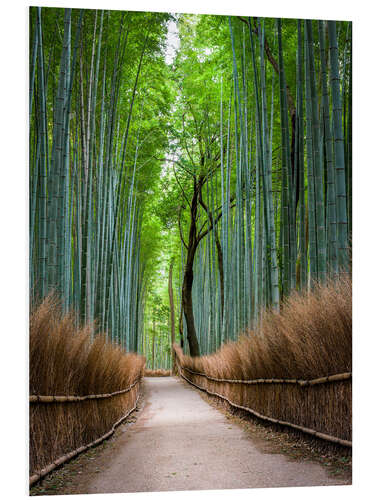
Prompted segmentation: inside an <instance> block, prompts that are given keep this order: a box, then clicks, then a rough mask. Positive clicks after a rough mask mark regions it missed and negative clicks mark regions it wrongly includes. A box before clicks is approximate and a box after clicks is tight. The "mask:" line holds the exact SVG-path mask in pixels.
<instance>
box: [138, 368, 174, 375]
mask: <svg viewBox="0 0 375 500" xmlns="http://www.w3.org/2000/svg"><path fill="white" fill-rule="evenodd" d="M144 376H145V377H170V376H171V370H163V369H162V368H158V369H157V370H149V369H147V368H146V369H145V374H144Z"/></svg>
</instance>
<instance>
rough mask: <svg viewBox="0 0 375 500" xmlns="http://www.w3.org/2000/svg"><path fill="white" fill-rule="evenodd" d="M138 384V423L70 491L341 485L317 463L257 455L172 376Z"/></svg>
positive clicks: (252, 446)
mask: <svg viewBox="0 0 375 500" xmlns="http://www.w3.org/2000/svg"><path fill="white" fill-rule="evenodd" d="M144 388H145V407H144V410H143V411H142V412H141V414H140V416H139V417H138V419H137V421H136V422H135V423H134V424H132V425H130V426H129V427H128V428H127V429H126V430H125V432H122V433H120V434H119V435H118V436H117V437H116V438H115V440H114V443H113V445H110V446H108V448H106V449H104V450H103V451H102V452H100V453H99V454H98V456H96V457H94V458H92V459H90V460H94V462H93V463H92V466H91V469H93V467H94V468H95V471H94V473H90V471H89V470H88V471H87V472H88V473H87V474H86V473H85V470H84V469H83V470H82V472H79V474H81V475H80V476H78V477H76V478H75V481H74V483H75V484H74V491H71V492H72V493H73V492H74V493H121V492H143V491H179V490H206V489H225V488H264V487H279V486H315V485H339V484H348V482H347V480H345V479H339V478H334V477H330V476H328V474H327V472H326V471H325V469H324V468H323V467H321V466H320V465H318V464H315V463H311V462H297V461H295V460H290V459H288V458H287V457H286V456H284V455H281V454H270V453H266V452H264V451H263V450H262V449H261V447H259V443H258V445H257V443H256V442H255V441H254V440H253V439H251V438H249V436H248V434H247V433H245V432H244V430H243V429H242V428H241V427H239V426H238V425H236V424H233V423H231V422H230V421H228V420H227V418H226V417H225V416H224V415H223V414H222V413H221V412H219V411H217V410H216V409H214V408H213V407H211V406H210V405H209V404H207V403H206V402H205V401H204V400H203V399H202V398H201V397H200V395H199V394H198V393H197V392H196V391H195V390H193V389H191V388H190V387H189V386H187V385H186V384H185V383H183V382H182V381H180V380H178V379H176V378H172V377H165V378H146V379H145V381H144ZM94 464H95V465H94ZM91 472H92V470H91ZM56 493H58V492H56ZM61 493H63V492H61Z"/></svg>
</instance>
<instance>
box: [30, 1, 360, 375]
mask: <svg viewBox="0 0 375 500" xmlns="http://www.w3.org/2000/svg"><path fill="white" fill-rule="evenodd" d="M172 23H173V26H175V29H176V30H177V33H178V35H177V36H178V44H179V48H178V50H177V51H175V53H174V55H173V58H170V60H168V58H167V57H166V45H167V41H168V29H169V27H170V26H171V25H172ZM351 68H352V60H351V23H350V22H334V21H329V22H324V21H315V20H314V21H312V20H290V19H288V20H281V19H269V18H267V19H260V18H242V17H230V16H229V17H228V16H209V15H188V14H177V15H176V14H175V15H172V14H167V13H146V12H118V11H104V10H103V11H96V10H77V9H57V8H31V10H30V98H29V113H30V212H29V213H30V283H31V299H32V300H36V299H37V298H38V299H40V298H42V297H44V296H46V295H47V294H48V293H50V292H51V291H55V292H57V293H58V295H59V297H60V299H61V301H62V305H63V308H64V309H65V310H68V309H73V310H74V311H75V314H76V320H77V322H78V323H86V322H88V323H92V324H93V322H94V320H95V327H93V329H92V335H93V336H94V335H95V333H96V332H97V331H105V332H106V335H107V336H108V338H110V339H111V340H112V341H115V342H117V343H119V344H121V346H122V347H123V349H124V350H126V351H134V352H138V353H142V354H144V355H146V356H147V362H148V364H149V365H150V366H151V364H152V365H153V366H154V367H163V368H169V367H170V366H171V342H172V341H175V339H176V340H177V341H179V342H180V344H181V346H183V349H184V351H185V352H187V353H190V354H191V355H193V356H198V355H200V354H201V355H202V354H208V353H212V352H214V351H215V350H217V349H218V348H219V347H220V346H221V345H222V344H223V343H225V342H227V341H228V340H235V339H237V338H238V335H239V334H240V333H241V332H242V331H244V329H245V328H247V327H249V328H254V327H255V326H256V325H257V323H258V322H260V321H261V318H262V311H263V310H264V309H265V308H268V307H272V308H274V309H276V310H279V308H280V306H281V305H282V303H283V299H284V298H285V297H286V296H288V294H290V293H291V292H292V291H293V290H303V289H306V288H309V289H311V288H313V287H314V283H316V282H318V281H321V282H325V281H326V280H327V279H335V278H336V277H338V276H339V275H340V273H341V272H343V271H347V270H348V267H349V265H350V245H351V151H352V150H351V120H352V111H351V92H352V88H351ZM168 281H169V285H168ZM171 307H172V308H173V310H172V308H171Z"/></svg>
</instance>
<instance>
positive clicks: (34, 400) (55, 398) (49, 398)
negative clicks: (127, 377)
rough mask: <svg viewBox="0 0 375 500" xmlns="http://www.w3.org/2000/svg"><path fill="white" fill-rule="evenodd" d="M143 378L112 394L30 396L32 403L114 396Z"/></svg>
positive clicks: (67, 401) (128, 389)
mask: <svg viewBox="0 0 375 500" xmlns="http://www.w3.org/2000/svg"><path fill="white" fill-rule="evenodd" d="M140 380H141V378H138V379H137V380H136V381H135V382H133V384H131V385H130V386H129V387H127V388H126V389H122V390H120V391H115V392H111V393H110V394H88V395H87V396H39V395H31V396H29V402H30V403H72V402H78V401H85V400H87V399H105V398H112V397H113V396H118V395H119V394H125V393H126V392H129V391H130V390H131V389H132V388H133V387H134V386H135V385H136V384H138V382H139V381H140Z"/></svg>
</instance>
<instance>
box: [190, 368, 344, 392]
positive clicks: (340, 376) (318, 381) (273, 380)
mask: <svg viewBox="0 0 375 500" xmlns="http://www.w3.org/2000/svg"><path fill="white" fill-rule="evenodd" d="M181 368H182V369H183V370H185V371H187V372H190V373H192V374H193V375H199V376H200V377H205V378H206V379H207V380H212V381H214V382H227V383H230V384H249V385H251V384H298V385H300V386H301V387H303V386H308V385H317V384H325V383H327V382H338V381H340V380H349V379H351V378H352V373H351V372H346V373H338V374H336V375H329V376H328V377H319V378H315V379H312V380H300V379H296V378H257V379H254V380H239V379H226V378H215V377H210V376H209V375H206V374H205V373H200V372H196V371H194V370H190V368H186V367H185V366H182V367H181Z"/></svg>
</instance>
